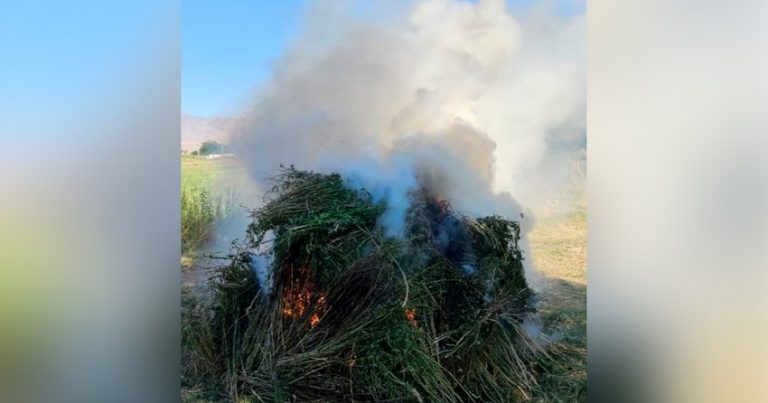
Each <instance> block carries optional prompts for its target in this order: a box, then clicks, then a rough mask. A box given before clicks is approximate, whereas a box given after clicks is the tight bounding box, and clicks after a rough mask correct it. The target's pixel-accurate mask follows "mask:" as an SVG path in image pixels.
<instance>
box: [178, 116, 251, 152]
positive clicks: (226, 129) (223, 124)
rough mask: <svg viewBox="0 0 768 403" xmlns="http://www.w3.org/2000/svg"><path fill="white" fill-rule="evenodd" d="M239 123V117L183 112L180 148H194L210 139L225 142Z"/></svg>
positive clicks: (190, 149)
mask: <svg viewBox="0 0 768 403" xmlns="http://www.w3.org/2000/svg"><path fill="white" fill-rule="evenodd" d="M240 123H241V119H240V118H233V117H219V116H214V117H201V116H194V115H187V114H183V115H182V116H181V149H182V150H187V151H192V150H196V149H198V147H200V144H202V143H203V142H205V141H210V140H212V141H217V142H219V143H222V144H226V143H228V142H229V139H230V137H231V135H232V132H233V131H234V130H235V129H237V128H238V126H239V125H240Z"/></svg>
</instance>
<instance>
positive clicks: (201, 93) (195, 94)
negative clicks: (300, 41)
mask: <svg viewBox="0 0 768 403" xmlns="http://www.w3.org/2000/svg"><path fill="white" fill-rule="evenodd" d="M306 3H307V1H306V0H281V1H257V0H222V1H211V0H184V1H183V2H182V16H181V17H182V46H181V47H182V70H181V86H182V111H184V112H185V113H190V114H193V115H201V116H211V115H226V114H230V113H232V112H233V111H234V110H235V109H236V108H237V106H238V105H240V104H242V103H243V102H245V100H246V99H247V96H248V95H249V94H250V93H251V92H252V90H253V89H254V88H255V87H256V86H257V85H258V84H260V83H262V82H263V81H265V80H266V79H267V78H268V77H269V75H270V63H271V62H272V61H274V60H276V59H277V58H278V57H279V56H280V55H281V54H282V51H283V49H284V48H285V46H286V44H287V42H288V41H289V40H290V38H291V37H292V36H293V35H294V34H295V33H296V32H297V30H298V28H299V23H300V22H301V21H300V20H301V14H302V13H301V11H302V10H303V9H304V8H305V6H306Z"/></svg>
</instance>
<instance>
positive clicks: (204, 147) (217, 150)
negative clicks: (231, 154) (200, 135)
mask: <svg viewBox="0 0 768 403" xmlns="http://www.w3.org/2000/svg"><path fill="white" fill-rule="evenodd" d="M223 149H224V146H223V145H221V144H219V143H218V142H215V141H206V142H205V143H203V144H201V145H200V148H199V149H198V153H199V154H200V155H211V154H221V153H222V151H223Z"/></svg>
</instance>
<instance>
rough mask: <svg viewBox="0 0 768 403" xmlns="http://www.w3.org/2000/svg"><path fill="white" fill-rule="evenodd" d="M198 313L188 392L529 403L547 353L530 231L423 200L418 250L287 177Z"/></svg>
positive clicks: (362, 203)
mask: <svg viewBox="0 0 768 403" xmlns="http://www.w3.org/2000/svg"><path fill="white" fill-rule="evenodd" d="M275 180H276V185H275V187H274V189H272V192H271V194H270V196H271V197H270V199H269V200H268V201H267V202H266V203H265V205H264V206H263V207H262V208H260V209H258V210H255V211H253V212H252V217H253V222H252V223H251V224H250V225H249V227H248V230H247V238H246V240H245V241H244V243H242V244H238V245H235V250H234V252H233V253H232V255H231V256H229V260H228V262H229V263H228V264H227V265H226V266H224V267H221V268H220V269H218V271H217V275H216V277H215V278H214V279H212V281H211V288H212V293H211V298H210V301H209V302H208V303H206V304H198V305H196V306H193V307H192V308H189V309H188V311H187V312H185V315H186V319H185V326H184V331H183V333H184V348H183V353H184V354H183V355H184V360H185V362H184V374H183V376H184V381H185V382H186V383H188V384H194V385H206V387H207V388H208V389H209V390H210V391H211V392H212V393H214V394H216V395H217V396H218V397H219V398H225V399H231V400H239V399H248V400H252V401H267V402H278V401H440V402H459V401H482V402H487V401H504V402H507V401H519V400H525V399H527V398H529V396H530V392H531V390H532V388H533V386H534V385H535V383H536V380H535V378H534V376H533V373H532V370H531V363H532V362H533V361H534V359H535V356H536V354H537V348H536V346H535V345H534V344H533V343H532V341H531V340H530V338H529V336H528V335H527V334H526V333H525V332H524V331H523V329H522V322H523V320H524V319H525V318H526V316H527V315H529V314H530V311H531V309H530V307H529V306H528V304H527V301H528V300H529V297H530V296H531V294H532V292H531V290H530V289H529V288H528V286H527V283H526V280H525V276H524V271H523V264H522V261H523V257H522V254H521V252H520V250H519V249H518V244H517V242H518V239H519V227H518V224H517V223H516V222H514V221H510V220H507V219H504V218H501V217H496V216H492V217H485V218H469V217H465V216H462V215H460V214H458V213H456V212H454V211H453V210H452V209H451V207H450V205H448V203H447V202H445V201H441V200H438V199H436V198H434V197H433V195H430V194H429V192H428V191H427V190H422V191H418V192H414V193H412V194H411V199H412V200H411V207H410V209H409V211H408V214H407V219H406V227H405V231H404V232H405V236H403V237H397V238H395V237H389V236H387V235H385V232H384V230H383V229H382V228H381V225H380V217H381V215H382V214H383V213H384V212H385V211H386V208H387V206H385V205H384V204H383V203H377V202H375V201H374V199H373V198H372V197H371V195H370V194H368V193H367V192H366V191H365V190H362V189H351V188H350V187H348V186H346V185H345V182H344V180H343V179H342V177H341V176H339V175H336V174H332V175H323V174H317V173H311V172H304V171H298V170H295V169H293V168H285V169H283V170H282V171H281V173H280V174H279V175H278V176H277V177H276V178H275Z"/></svg>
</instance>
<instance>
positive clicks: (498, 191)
mask: <svg viewBox="0 0 768 403" xmlns="http://www.w3.org/2000/svg"><path fill="white" fill-rule="evenodd" d="M584 34H585V32H584V19H583V17H580V16H576V17H573V16H570V17H567V16H563V15H559V14H558V12H557V11H556V9H555V8H554V7H546V6H541V7H533V8H531V9H530V10H528V11H526V12H525V13H524V14H522V15H518V16H515V15H512V13H511V12H510V11H509V10H508V9H507V8H506V5H505V2H504V1H502V0H485V1H483V0H481V1H479V2H477V3H471V2H467V1H459V0H424V1H416V2H407V3H402V2H386V3H383V4H378V5H375V6H373V9H361V8H360V6H359V4H353V3H339V2H320V3H318V4H316V7H314V8H313V9H312V11H311V12H310V13H309V14H308V16H307V21H306V24H305V26H304V31H303V33H302V35H301V36H300V37H299V38H298V39H297V40H296V42H295V43H293V45H292V46H291V47H290V49H289V51H288V52H287V53H286V54H285V55H284V56H283V57H282V59H280V60H279V61H277V62H276V64H275V66H274V72H273V77H272V79H271V81H270V82H269V83H268V85H267V86H266V87H265V88H264V89H263V90H262V91H261V92H260V93H259V94H258V97H257V98H256V100H255V102H254V103H253V105H251V106H250V109H249V110H248V112H247V113H246V119H245V122H246V123H245V125H244V128H243V129H242V130H241V132H240V133H239V134H238V136H237V137H236V139H235V146H236V150H237V153H238V155H239V156H241V157H243V158H245V160H246V161H247V164H248V166H249V170H250V172H251V173H252V175H253V176H254V179H255V180H256V181H257V182H259V183H263V181H264V180H265V179H266V178H268V177H269V176H271V174H272V173H274V169H275V168H276V167H277V166H278V165H279V164H285V165H291V164H292V165H295V166H296V167H297V168H300V169H309V170H314V171H319V172H330V171H336V172H340V173H341V174H342V175H344V176H345V177H346V178H348V179H349V180H350V182H351V184H353V185H355V186H360V187H365V188H366V189H367V190H369V191H370V192H371V193H372V194H373V195H374V196H375V197H377V198H379V199H382V200H386V201H387V203H388V205H389V206H390V211H389V212H388V213H387V215H386V217H385V218H386V219H385V222H384V223H383V224H384V225H385V228H387V230H388V231H389V232H390V233H392V234H397V233H399V232H400V231H401V230H402V221H403V218H404V212H405V209H406V208H407V206H408V198H407V194H408V192H409V191H410V190H412V189H415V188H416V187H425V188H427V189H428V191H429V192H430V193H432V194H434V195H435V196H437V197H440V198H443V199H446V200H450V202H451V204H452V206H453V208H454V209H456V210H458V211H460V212H463V213H467V214H471V215H488V214H501V215H504V216H508V217H512V218H514V217H519V214H520V213H522V212H523V206H525V208H526V209H527V208H530V207H531V206H533V205H534V204H536V203H540V202H541V201H542V198H546V197H547V194H548V193H547V192H549V191H551V189H554V188H557V187H558V186H561V185H563V184H564V183H559V182H561V180H560V179H558V178H562V177H563V175H560V174H557V175H552V174H544V172H545V171H546V172H552V171H553V170H552V169H548V170H545V169H543V167H544V166H545V165H547V164H549V165H551V162H552V161H555V166H557V167H558V169H555V170H554V171H556V172H560V168H562V170H568V169H569V167H570V165H569V162H568V161H565V160H563V161H559V160H557V158H555V157H553V156H556V155H557V150H558V149H559V148H563V147H565V148H568V147H574V145H575V146H576V147H583V136H584V120H585V116H584V115H585V108H584V104H585V93H584V84H585V73H584V71H585V65H584V46H583V44H584V37H585V35H584ZM553 158H554V159H553ZM264 188H268V187H264ZM512 195H514V199H513V197H512ZM254 207H256V206H254ZM524 224H525V223H524ZM523 228H524V229H525V228H526V227H525V225H524V226H523Z"/></svg>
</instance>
